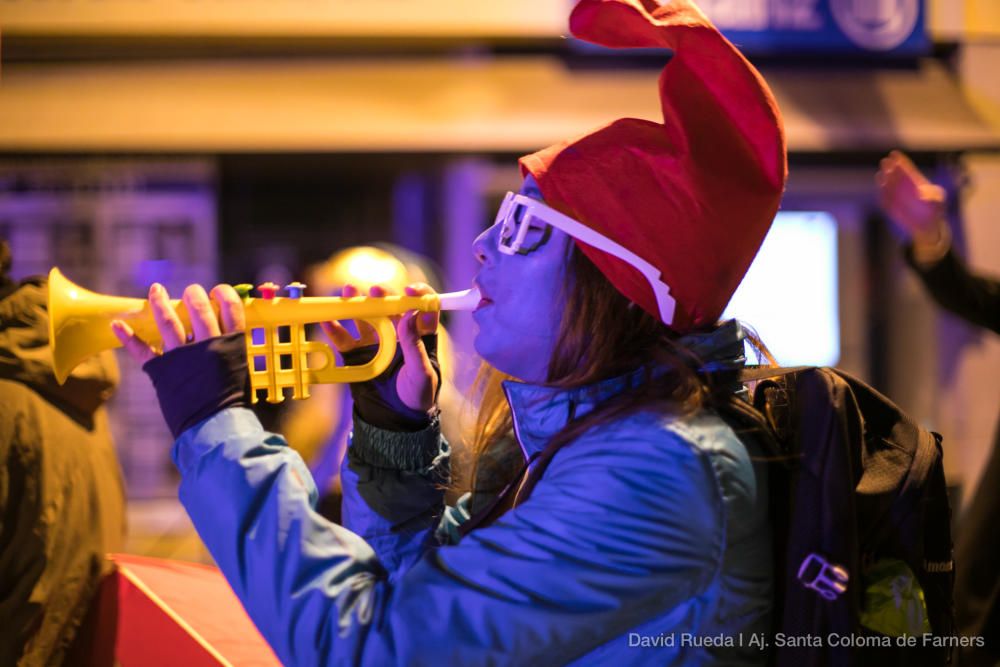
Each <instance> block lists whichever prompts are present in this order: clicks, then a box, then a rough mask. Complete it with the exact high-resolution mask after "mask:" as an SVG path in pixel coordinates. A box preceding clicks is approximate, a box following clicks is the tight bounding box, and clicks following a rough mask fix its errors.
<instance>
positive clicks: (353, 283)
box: [279, 245, 462, 523]
mask: <svg viewBox="0 0 1000 667" xmlns="http://www.w3.org/2000/svg"><path fill="white" fill-rule="evenodd" d="M403 259H406V260H407V261H406V262H405V263H404V261H403ZM422 263H426V260H422V258H419V257H417V256H416V255H413V254H412V253H406V252H405V251H403V250H402V249H400V248H396V247H393V246H385V245H382V246H354V247H351V248H346V249H344V250H341V251H338V252H336V253H334V254H333V255H331V256H330V257H329V258H328V259H327V260H325V261H324V262H322V263H320V264H317V265H315V266H312V267H310V268H309V269H308V270H307V272H306V281H307V283H308V285H309V291H310V293H311V294H313V295H315V296H343V295H345V292H344V290H345V286H346V289H347V292H346V295H347V296H350V295H353V294H356V293H358V292H360V293H362V294H367V293H368V292H369V291H370V290H371V289H372V288H373V287H376V286H378V287H379V288H381V289H384V290H385V292H386V293H387V294H399V293H402V292H403V290H404V289H405V287H406V285H408V284H415V283H425V284H429V285H434V284H436V282H437V281H435V280H433V279H432V278H431V277H430V276H429V275H428V273H429V269H425V268H424V267H422V266H421V264H422ZM362 328H363V333H364V334H365V335H364V336H362V335H361V334H362V332H361V331H357V330H356V329H355V330H353V331H351V335H352V336H353V337H355V338H356V339H357V340H356V341H354V340H352V344H351V345H349V346H347V345H342V347H341V350H342V351H346V349H347V348H348V347H351V348H353V347H360V346H363V345H368V344H372V343H374V342H375V341H374V333H373V332H371V331H370V330H369V328H366V327H362ZM437 347H438V356H439V357H440V358H441V360H442V362H443V363H442V364H441V370H442V378H441V379H442V386H441V392H440V396H439V402H440V403H441V404H442V407H444V410H443V412H446V413H448V414H450V415H451V416H452V417H455V416H457V415H458V414H459V413H460V412H461V410H462V407H461V403H462V397H461V396H460V395H459V394H458V392H457V390H456V389H455V387H454V384H453V383H452V377H451V375H452V373H451V372H450V371H451V369H452V363H451V362H452V358H451V356H452V346H451V340H450V338H449V337H448V335H447V333H446V332H445V330H444V328H443V327H440V328H439V329H438V332H437ZM310 391H311V393H312V397H311V400H308V401H292V402H291V404H290V405H289V407H288V410H287V411H286V412H285V413H284V414H283V415H282V417H281V419H280V422H279V430H280V432H281V433H282V434H283V435H284V436H285V438H286V439H287V440H288V442H289V443H290V444H291V446H293V447H294V448H295V450H296V451H297V452H298V453H299V454H301V455H302V458H303V459H304V460H305V462H306V464H307V465H308V466H309V471H310V472H311V473H312V475H313V479H314V480H315V482H316V487H317V488H318V489H319V492H320V497H319V501H318V503H317V511H318V512H319V513H320V514H322V515H323V516H324V517H326V518H327V519H330V520H331V521H333V522H334V523H340V520H341V514H340V503H341V497H342V496H341V490H340V465H341V462H342V461H343V458H344V453H345V452H346V451H347V443H348V436H349V435H350V432H351V423H352V413H353V401H352V400H351V393H350V391H349V390H348V388H347V386H346V385H338V384H318V385H314V386H312V387H311V388H310ZM455 421H456V420H454V419H442V431H443V432H444V435H445V437H446V438H448V440H449V442H453V443H457V442H458V441H459V429H458V425H457V424H456V423H455ZM449 427H450V428H449Z"/></svg>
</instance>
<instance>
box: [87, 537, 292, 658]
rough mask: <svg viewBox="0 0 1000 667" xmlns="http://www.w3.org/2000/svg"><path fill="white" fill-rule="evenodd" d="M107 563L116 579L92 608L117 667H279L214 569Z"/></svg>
mask: <svg viewBox="0 0 1000 667" xmlns="http://www.w3.org/2000/svg"><path fill="white" fill-rule="evenodd" d="M110 558H111V560H113V561H114V562H115V564H116V565H117V572H116V573H115V575H114V576H113V578H112V582H113V583H114V585H113V586H109V587H108V588H106V589H105V594H104V595H103V597H102V599H101V601H100V602H99V604H100V606H101V611H100V617H101V621H102V622H101V624H102V625H104V626H105V627H104V632H103V633H102V634H103V636H105V637H107V636H108V634H107V633H108V631H109V630H110V628H109V626H111V625H112V624H113V626H114V631H113V632H114V647H115V658H116V659H117V660H118V662H119V663H120V664H121V666H122V667H160V666H162V667H175V666H176V665H183V666H184V667H202V666H205V667H218V666H219V665H234V666H236V665H238V666H239V667H244V666H247V667H265V666H266V667H280V665H281V663H280V662H279V661H278V659H277V658H276V657H275V655H274V653H273V652H272V651H271V648H270V647H269V646H268V645H267V642H265V641H264V638H263V637H261V635H260V633H259V632H258V631H257V628H256V627H254V625H253V622H252V621H251V620H250V618H249V617H248V616H247V614H246V612H245V611H244V610H243V606H242V605H241V604H240V602H239V600H238V599H237V598H236V595H235V594H234V593H233V591H232V590H231V589H230V588H229V584H227V583H226V580H225V579H224V578H223V576H222V574H221V573H220V572H219V570H218V569H217V568H214V567H210V566H207V565H198V564H196V563H184V562H180V561H171V560H161V559H158V558H145V557H142V556H131V555H127V554H113V555H111V556H110ZM111 592H114V593H116V594H117V595H115V596H114V597H113V599H109V598H111V597H112V596H111V595H110V593H111ZM112 622H113V623H112Z"/></svg>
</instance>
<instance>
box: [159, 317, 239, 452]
mask: <svg viewBox="0 0 1000 667" xmlns="http://www.w3.org/2000/svg"><path fill="white" fill-rule="evenodd" d="M142 369H143V370H144V371H146V374H147V375H149V377H150V379H152V381H153V387H154V388H155V389H156V397H157V399H159V402H160V410H161V411H162V412H163V418H164V419H165V420H166V422H167V426H169V427H170V432H171V433H172V434H173V436H174V439H175V440H176V439H177V438H178V437H180V434H181V433H183V432H184V431H186V430H187V429H189V428H191V427H192V426H194V425H195V424H197V423H199V422H201V421H204V420H205V419H207V418H209V417H211V416H212V415H214V414H216V413H217V412H220V411H222V410H225V409H226V408H233V407H249V405H250V377H249V375H248V371H247V354H246V341H245V338H244V335H243V333H242V332H235V333H231V334H226V335H225V336H216V337H215V338H209V339H207V340H203V341H200V342H197V343H194V344H191V345H182V346H180V347H178V348H177V349H175V350H171V351H170V352H167V353H166V354H163V355H161V356H158V357H154V358H152V359H150V360H149V361H147V362H146V363H145V364H144V365H143V367H142Z"/></svg>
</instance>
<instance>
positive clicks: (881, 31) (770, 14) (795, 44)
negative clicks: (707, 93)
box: [698, 0, 930, 57]
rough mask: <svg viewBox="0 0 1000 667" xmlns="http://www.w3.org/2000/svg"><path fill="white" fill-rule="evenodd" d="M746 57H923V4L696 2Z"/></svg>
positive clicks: (876, 0)
mask: <svg viewBox="0 0 1000 667" xmlns="http://www.w3.org/2000/svg"><path fill="white" fill-rule="evenodd" d="M698 5H699V6H700V7H701V8H702V10H704V11H705V13H706V14H707V15H708V16H709V18H711V19H712V21H713V22H714V23H715V25H716V26H718V28H719V29H720V30H721V31H722V32H723V33H724V34H725V35H726V37H728V38H729V39H730V40H731V41H732V42H733V43H734V44H736V45H737V46H739V47H740V48H741V49H742V50H744V51H746V52H747V53H755V54H774V55H781V54H783V53H845V54H846V53H853V54H873V55H886V56H892V57H898V56H915V55H921V54H925V53H927V52H929V50H930V40H929V39H928V37H927V33H926V30H925V17H926V13H927V12H926V7H925V0H699V2H698Z"/></svg>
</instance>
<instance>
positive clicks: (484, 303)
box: [473, 297, 493, 312]
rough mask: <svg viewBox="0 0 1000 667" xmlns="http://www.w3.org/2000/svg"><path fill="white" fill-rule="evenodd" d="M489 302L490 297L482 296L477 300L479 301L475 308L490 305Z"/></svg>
mask: <svg viewBox="0 0 1000 667" xmlns="http://www.w3.org/2000/svg"><path fill="white" fill-rule="evenodd" d="M491 303H493V301H492V299H487V298H486V297H483V298H482V299H480V300H479V303H478V304H477V305H476V310H479V309H480V308H484V307H486V306H488V305H490V304H491ZM473 312H475V311H473Z"/></svg>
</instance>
